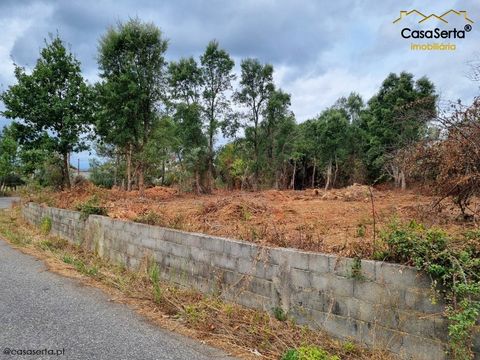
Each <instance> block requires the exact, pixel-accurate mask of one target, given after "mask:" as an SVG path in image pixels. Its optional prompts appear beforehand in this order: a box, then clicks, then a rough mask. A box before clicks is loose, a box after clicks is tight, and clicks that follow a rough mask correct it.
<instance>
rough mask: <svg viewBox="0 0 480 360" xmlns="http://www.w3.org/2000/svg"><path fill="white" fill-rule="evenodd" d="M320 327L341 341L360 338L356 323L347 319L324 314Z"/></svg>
mask: <svg viewBox="0 0 480 360" xmlns="http://www.w3.org/2000/svg"><path fill="white" fill-rule="evenodd" d="M322 327H323V328H324V329H325V330H326V331H327V332H328V333H330V334H332V335H334V336H337V337H339V338H342V339H345V338H349V339H357V338H360V329H359V325H358V323H357V321H355V320H354V319H351V318H348V317H344V316H337V315H334V314H326V315H325V317H324V321H323V324H322Z"/></svg>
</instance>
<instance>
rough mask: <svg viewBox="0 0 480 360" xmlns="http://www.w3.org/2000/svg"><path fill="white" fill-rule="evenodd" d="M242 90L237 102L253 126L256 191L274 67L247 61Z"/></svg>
mask: <svg viewBox="0 0 480 360" xmlns="http://www.w3.org/2000/svg"><path fill="white" fill-rule="evenodd" d="M241 71H242V74H241V79H240V89H239V90H238V91H236V92H235V100H236V101H237V102H238V103H239V104H241V105H243V106H244V107H246V108H247V109H248V110H247V119H248V120H247V126H251V130H252V131H251V133H252V143H253V161H254V169H253V171H254V178H253V187H254V190H257V189H258V179H259V170H260V169H259V168H260V166H259V158H260V154H259V152H260V146H259V145H260V137H259V135H260V134H259V126H260V122H261V118H262V115H263V112H264V111H265V108H266V106H267V102H268V99H269V96H270V94H271V93H272V91H273V90H274V85H273V66H272V65H270V64H265V65H262V64H261V63H260V61H258V59H245V60H243V61H242V63H241Z"/></svg>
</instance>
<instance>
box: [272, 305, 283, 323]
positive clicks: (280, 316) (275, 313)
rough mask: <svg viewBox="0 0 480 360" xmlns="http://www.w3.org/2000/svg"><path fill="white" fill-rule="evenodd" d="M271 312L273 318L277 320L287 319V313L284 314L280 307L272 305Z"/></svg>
mask: <svg viewBox="0 0 480 360" xmlns="http://www.w3.org/2000/svg"><path fill="white" fill-rule="evenodd" d="M272 313H273V316H274V317H275V319H277V320H278V321H286V320H287V314H285V311H283V309H282V308H281V307H278V306H277V307H274V308H272Z"/></svg>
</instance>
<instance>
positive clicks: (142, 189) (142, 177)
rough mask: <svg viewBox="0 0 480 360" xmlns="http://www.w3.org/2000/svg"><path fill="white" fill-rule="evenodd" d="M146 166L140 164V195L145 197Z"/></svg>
mask: <svg viewBox="0 0 480 360" xmlns="http://www.w3.org/2000/svg"><path fill="white" fill-rule="evenodd" d="M144 170H145V169H144V166H143V163H142V162H140V163H139V164H138V194H139V195H140V196H145V175H144Z"/></svg>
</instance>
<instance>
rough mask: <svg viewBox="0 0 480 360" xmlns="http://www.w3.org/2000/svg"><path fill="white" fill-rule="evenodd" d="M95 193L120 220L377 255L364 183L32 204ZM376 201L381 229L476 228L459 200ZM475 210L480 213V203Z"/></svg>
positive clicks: (167, 191)
mask: <svg viewBox="0 0 480 360" xmlns="http://www.w3.org/2000/svg"><path fill="white" fill-rule="evenodd" d="M92 196H96V198H98V199H99V200H100V202H101V205H102V206H105V207H106V208H107V211H108V215H109V216H110V217H112V218H119V219H125V220H134V221H140V222H146V223H149V224H152V225H160V226H166V227H172V228H175V229H180V230H185V231H192V232H202V233H206V234H211V235H218V236H227V237H231V238H237V239H242V240H246V241H252V242H257V243H262V244H266V245H271V246H282V247H295V248H300V249H304V250H310V251H318V252H324V253H335V254H339V255H341V256H348V257H355V256H361V257H363V258H369V257H371V255H372V253H373V216H372V206H371V201H370V195H369V191H368V187H366V186H362V185H353V186H350V187H348V188H345V189H335V190H329V191H328V192H324V191H323V190H311V189H310V190H305V191H275V190H267V191H261V192H256V193H252V192H241V191H220V190H219V191H216V192H215V193H214V194H213V195H202V196H195V195H193V194H182V193H179V192H178V191H177V190H175V189H172V188H163V187H156V188H151V189H147V191H146V196H145V197H139V195H138V193H137V192H136V191H133V192H129V193H127V192H124V191H121V190H118V189H117V190H105V189H100V188H97V187H95V186H93V185H91V184H86V185H84V186H82V187H77V188H74V189H72V190H69V191H63V192H58V193H53V192H51V193H49V192H47V191H45V190H42V192H41V193H37V194H30V195H28V196H27V200H33V201H36V202H45V203H47V204H48V205H51V206H56V207H60V208H67V209H75V207H76V206H77V205H78V204H80V203H82V202H85V201H87V200H88V199H89V198H91V197H92ZM373 197H374V202H375V220H376V225H377V228H376V229H377V231H378V230H379V229H381V228H382V227H384V226H385V225H386V224H388V223H390V221H391V219H392V218H397V219H399V220H412V219H415V220H417V221H418V222H421V223H424V224H426V225H441V226H442V228H444V229H446V230H448V231H463V230H465V227H466V226H474V225H473V224H466V223H465V222H459V221H457V220H456V217H457V215H458V210H457V209H456V208H455V206H454V205H453V204H452V203H451V202H449V201H446V202H444V203H442V205H441V206H439V207H436V208H432V204H433V203H434V202H435V200H436V199H435V198H434V197H432V196H427V195H422V194H419V193H417V192H415V191H398V190H388V189H387V190H381V189H376V190H374V191H373ZM471 206H472V207H475V208H477V210H478V209H480V202H479V200H478V199H475V200H474V202H473V203H472V204H471Z"/></svg>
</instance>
